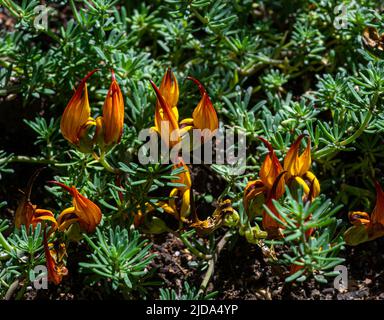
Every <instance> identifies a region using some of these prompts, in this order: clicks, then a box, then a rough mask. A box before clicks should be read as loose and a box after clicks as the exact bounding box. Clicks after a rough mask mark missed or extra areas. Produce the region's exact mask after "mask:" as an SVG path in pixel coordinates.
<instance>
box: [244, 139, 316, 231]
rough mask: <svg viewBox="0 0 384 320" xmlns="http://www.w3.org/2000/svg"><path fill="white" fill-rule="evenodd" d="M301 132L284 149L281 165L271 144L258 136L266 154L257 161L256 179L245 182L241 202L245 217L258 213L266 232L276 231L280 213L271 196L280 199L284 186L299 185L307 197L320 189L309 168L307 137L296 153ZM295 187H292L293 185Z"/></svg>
mask: <svg viewBox="0 0 384 320" xmlns="http://www.w3.org/2000/svg"><path fill="white" fill-rule="evenodd" d="M304 137H305V136H304V135H301V136H299V137H298V138H297V140H296V141H295V142H294V143H293V144H292V146H291V147H290V149H289V150H288V152H287V154H286V156H285V158H284V162H283V165H281V163H280V162H279V159H278V158H277V156H276V154H275V151H274V150H273V148H272V146H271V144H270V143H269V142H268V141H266V140H265V139H264V138H260V140H261V141H262V142H263V143H264V144H265V146H266V147H267V149H268V154H267V156H266V158H265V160H264V162H263V164H262V165H261V168H260V172H259V179H257V180H252V181H250V182H248V184H247V186H246V187H245V189H244V196H243V203H244V208H245V210H246V212H247V214H248V217H249V220H251V221H252V220H253V218H254V217H255V216H256V215H260V214H261V215H262V217H263V222H262V224H263V228H264V229H265V230H266V231H268V233H269V235H270V236H272V235H277V234H276V232H278V231H279V230H278V229H279V228H280V227H281V223H279V222H278V221H277V220H279V219H280V220H281V219H282V217H281V216H280V215H279V213H278V212H277V211H276V209H275V206H274V205H273V200H278V199H280V198H281V197H282V196H283V194H284V192H285V186H287V187H289V188H290V189H291V190H294V189H297V187H298V186H300V187H302V188H303V191H304V197H305V199H307V200H308V201H311V200H312V199H314V198H315V197H317V196H318V195H319V193H320V184H319V181H318V180H317V178H316V176H315V175H314V174H313V173H312V172H311V171H310V167H311V140H310V138H309V137H308V138H307V146H306V148H305V150H304V151H303V153H302V154H301V155H299V153H300V143H301V141H302V140H303V138H304ZM295 187H296V188H295ZM263 204H265V205H266V206H267V207H268V208H269V210H271V211H272V212H273V213H274V215H275V217H276V219H273V218H272V217H271V216H270V215H268V214H267V213H266V212H265V210H264V209H263Z"/></svg>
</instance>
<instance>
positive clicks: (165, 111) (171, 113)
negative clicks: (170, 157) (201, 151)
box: [150, 70, 180, 147]
mask: <svg viewBox="0 0 384 320" xmlns="http://www.w3.org/2000/svg"><path fill="white" fill-rule="evenodd" d="M169 74H171V75H169ZM164 78H165V79H164ZM164 78H163V80H162V82H161V83H162V86H163V87H162V88H161V90H160V89H159V88H158V87H157V86H156V85H155V83H154V82H153V81H152V80H150V82H151V85H152V87H153V89H154V90H155V93H156V96H157V101H156V109H155V127H154V130H156V131H157V132H158V133H159V134H160V135H161V138H162V139H163V141H164V142H165V143H166V144H167V145H168V146H170V147H172V146H174V145H175V144H177V143H178V142H179V141H180V132H179V124H178V119H179V114H178V111H177V107H176V106H172V105H171V104H170V103H175V102H177V99H178V92H179V91H178V89H176V87H177V82H176V78H175V77H174V76H173V74H172V73H171V71H170V70H168V71H167V73H166V75H165V76H164ZM172 78H173V82H172V83H173V84H172V83H170V81H171V79H172ZM170 92H171V93H170ZM163 94H164V95H165V97H166V98H165V97H164V96H163ZM166 99H168V100H166Z"/></svg>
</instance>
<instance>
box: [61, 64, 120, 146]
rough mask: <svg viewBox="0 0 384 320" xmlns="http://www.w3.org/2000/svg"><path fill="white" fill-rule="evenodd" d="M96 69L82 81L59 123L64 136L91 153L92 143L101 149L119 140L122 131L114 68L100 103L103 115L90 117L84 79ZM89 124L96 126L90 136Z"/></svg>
mask: <svg viewBox="0 0 384 320" xmlns="http://www.w3.org/2000/svg"><path fill="white" fill-rule="evenodd" d="M96 71H98V70H97V69H96V70H93V71H91V72H90V73H88V74H87V75H86V76H85V77H84V78H83V79H82V80H81V82H80V84H79V86H78V87H77V89H76V91H75V93H74V95H73V97H72V98H71V100H70V101H69V102H68V105H67V107H66V108H65V110H64V113H63V116H62V118H61V123H60V129H61V133H62V134H63V136H64V138H65V139H67V140H68V141H69V142H70V143H71V144H72V145H74V146H75V147H76V148H78V149H79V150H80V151H82V152H84V153H92V152H93V147H94V145H95V144H97V145H98V146H99V147H100V149H101V150H102V152H103V151H104V150H107V149H109V148H111V147H112V146H113V145H115V144H117V143H119V141H120V139H121V136H122V134H123V126H124V100H123V95H122V93H121V90H120V87H119V84H118V83H117V81H116V77H115V73H114V72H113V70H112V83H111V85H110V87H109V90H108V93H107V96H106V98H105V101H104V105H103V115H102V116H99V117H97V118H96V119H94V118H92V117H91V108H90V105H89V100H88V89H87V83H86V82H87V80H88V79H89V78H90V77H91V76H92V75H93V74H94V73H95V72H96ZM92 126H96V131H95V134H94V136H93V138H91V137H90V136H89V132H90V128H91V127H92Z"/></svg>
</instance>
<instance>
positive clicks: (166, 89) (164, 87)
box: [155, 68, 179, 128]
mask: <svg viewBox="0 0 384 320" xmlns="http://www.w3.org/2000/svg"><path fill="white" fill-rule="evenodd" d="M159 91H160V93H161V95H162V96H163V98H164V100H165V101H166V102H167V104H168V106H169V107H170V108H171V110H172V113H173V114H174V116H175V118H176V121H179V111H178V109H177V103H178V101H179V85H178V83H177V79H176V77H175V75H174V74H173V72H172V71H171V69H170V68H168V69H167V71H166V73H165V74H164V76H163V79H162V80H161V84H160V87H159ZM163 113H164V110H163V107H162V106H161V104H160V102H159V101H157V102H156V116H155V126H156V127H158V128H160V124H159V122H160V121H161V119H162V117H161V115H162V114H163Z"/></svg>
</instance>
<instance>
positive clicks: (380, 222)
mask: <svg viewBox="0 0 384 320" xmlns="http://www.w3.org/2000/svg"><path fill="white" fill-rule="evenodd" d="M375 187H376V205H375V208H374V209H373V211H372V213H371V215H369V214H368V213H366V212H361V211H353V212H350V213H349V214H348V217H349V221H350V222H351V223H352V224H353V226H352V227H350V228H349V229H348V230H347V231H346V232H345V233H344V239H345V241H346V243H347V244H348V245H350V246H356V245H358V244H360V243H363V242H367V241H371V240H374V239H377V238H380V237H382V236H384V192H383V189H382V188H381V186H380V184H379V183H378V182H375Z"/></svg>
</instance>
